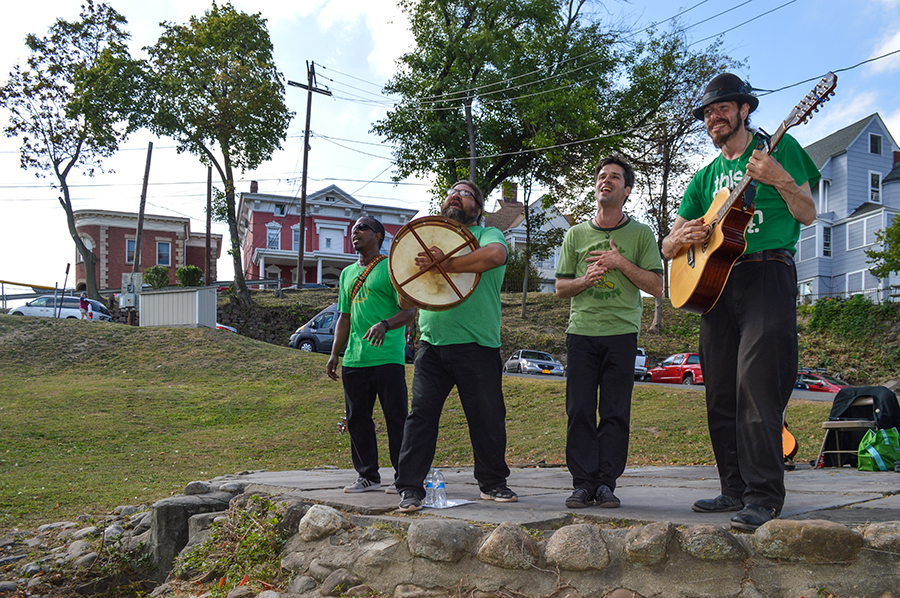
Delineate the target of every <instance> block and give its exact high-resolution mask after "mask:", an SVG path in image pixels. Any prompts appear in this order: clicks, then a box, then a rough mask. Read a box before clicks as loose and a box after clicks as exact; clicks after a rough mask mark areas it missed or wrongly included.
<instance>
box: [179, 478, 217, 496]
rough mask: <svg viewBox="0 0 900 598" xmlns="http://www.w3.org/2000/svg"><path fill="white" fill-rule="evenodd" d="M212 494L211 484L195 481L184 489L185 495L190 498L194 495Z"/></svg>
mask: <svg viewBox="0 0 900 598" xmlns="http://www.w3.org/2000/svg"><path fill="white" fill-rule="evenodd" d="M209 492H212V485H210V483H209V482H200V481H193V482H190V483H188V485H187V486H185V487H184V493H185V494H186V495H188V496H190V495H192V494H207V493H209Z"/></svg>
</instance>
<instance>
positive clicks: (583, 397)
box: [566, 334, 637, 494]
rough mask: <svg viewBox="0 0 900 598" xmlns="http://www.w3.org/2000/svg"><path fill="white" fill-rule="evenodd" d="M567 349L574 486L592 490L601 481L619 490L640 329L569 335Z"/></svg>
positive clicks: (569, 456) (570, 459)
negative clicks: (627, 331)
mask: <svg viewBox="0 0 900 598" xmlns="http://www.w3.org/2000/svg"><path fill="white" fill-rule="evenodd" d="M566 351H567V354H568V364H567V368H568V369H567V378H566V415H568V419H569V423H568V427H567V429H566V465H567V466H568V468H569V472H570V473H571V474H572V486H573V487H575V488H584V489H585V490H587V491H588V492H590V493H592V494H593V493H594V492H595V491H596V490H597V487H598V486H600V485H605V486H609V488H610V489H612V490H615V488H616V480H618V479H619V476H620V475H622V472H623V471H625V462H626V461H627V459H628V433H629V425H630V422H631V391H632V390H633V389H634V357H635V355H636V354H637V334H621V335H617V336H581V335H578V334H568V335H566ZM598 415H599V418H600V420H599V422H598V421H597V416H598Z"/></svg>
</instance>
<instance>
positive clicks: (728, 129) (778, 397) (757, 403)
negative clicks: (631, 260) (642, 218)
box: [662, 73, 821, 531]
mask: <svg viewBox="0 0 900 598" xmlns="http://www.w3.org/2000/svg"><path fill="white" fill-rule="evenodd" d="M751 92H752V88H751V87H750V84H749V83H746V82H744V81H742V80H741V79H740V78H738V77H737V76H735V75H733V74H731V73H724V74H721V75H718V76H717V77H715V78H714V79H713V80H712V81H710V83H709V85H707V86H706V90H705V92H704V94H703V98H702V99H701V100H700V106H698V107H697V108H696V109H695V110H694V117H695V118H697V119H698V120H701V121H703V122H704V123H705V125H706V132H707V134H708V135H709V137H710V139H712V142H713V144H714V145H715V146H716V147H717V148H719V149H721V153H720V154H719V155H718V156H717V157H716V159H715V160H713V161H712V162H711V163H709V164H708V165H707V166H704V167H703V168H701V169H700V171H699V172H697V174H696V175H694V178H693V179H691V182H690V183H689V184H688V187H687V189H686V190H685V194H684V199H683V200H682V202H681V206H680V207H679V208H678V216H677V217H676V218H675V223H674V224H673V225H672V232H671V233H669V235H668V236H667V237H666V238H665V239H663V244H662V252H663V255H664V256H665V257H666V258H668V259H671V258H673V257H675V256H676V255H678V253H679V252H680V251H681V249H682V248H683V247H686V246H688V245H690V244H693V243H699V242H701V241H704V240H705V239H707V238H708V237H709V233H710V230H711V229H710V225H711V224H713V223H709V222H704V219H703V216H704V214H706V211H707V210H708V209H709V207H710V206H711V205H712V203H713V199H714V198H715V195H716V193H717V192H718V191H719V190H721V189H723V188H728V189H733V188H734V187H735V186H736V185H738V184H739V183H740V182H741V181H742V180H743V179H744V178H745V177H750V178H751V179H753V181H756V182H757V183H758V184H757V185H756V196H755V199H754V202H755V204H756V210H755V213H754V214H753V219H752V220H751V222H750V225H749V227H748V229H747V232H746V235H745V236H746V240H747V247H746V249H745V251H744V255H743V256H741V257H740V258H739V259H738V261H737V263H735V265H734V267H733V268H732V270H731V274H730V275H728V280H727V281H726V283H725V286H724V288H723V289H722V294H721V295H720V297H719V299H718V301H717V302H716V304H715V305H714V306H713V307H712V308H711V309H710V310H709V311H707V312H706V313H705V314H703V316H702V317H701V318H700V366H701V367H702V368H703V378H704V380H705V381H706V411H707V419H708V424H709V437H710V441H711V442H712V446H713V452H714V453H715V456H716V467H717V468H718V471H719V484H720V491H721V494H720V495H719V496H717V497H715V498H709V499H701V500H698V501H697V502H695V503H694V505H693V510H694V511H697V512H701V513H726V512H729V511H740V512H739V513H737V514H735V515H734V516H733V517H731V526H732V527H734V528H737V529H741V530H747V531H752V530H755V529H756V528H758V527H759V526H761V525H763V524H764V523H766V522H767V521H769V520H771V519H773V518H775V517H778V515H779V514H780V513H781V509H782V507H783V505H784V497H785V490H784V453H783V452H782V440H781V430H782V424H783V421H784V420H783V414H784V410H785V408H786V407H787V403H788V399H789V398H790V396H791V390H792V389H793V386H794V381H795V380H796V376H797V270H796V268H795V267H794V259H793V255H794V251H795V247H796V244H797V240H798V239H799V237H800V225H801V224H802V225H808V224H810V223H812V222H813V220H815V218H816V206H815V203H814V202H813V199H812V195H811V193H810V188H811V186H812V185H815V184H816V182H817V181H818V180H819V178H820V177H821V175H820V174H819V170H818V168H816V165H815V163H814V162H813V161H812V159H810V157H809V155H807V153H806V151H804V149H803V148H802V147H801V146H800V144H799V143H797V141H796V140H795V139H794V138H793V137H791V136H790V135H785V136H784V137H783V138H782V139H781V141H780V142H779V143H778V146H777V147H776V148H775V150H774V151H772V153H771V155H769V154H768V153H767V152H766V151H763V150H762V149H761V148H763V147H764V146H765V140H764V137H763V136H762V134H761V133H760V132H758V131H755V130H753V129H751V128H750V118H749V117H750V113H751V112H753V111H754V110H756V107H757V106H758V105H759V100H758V99H757V98H756V96H754V95H753V94H752V93H751Z"/></svg>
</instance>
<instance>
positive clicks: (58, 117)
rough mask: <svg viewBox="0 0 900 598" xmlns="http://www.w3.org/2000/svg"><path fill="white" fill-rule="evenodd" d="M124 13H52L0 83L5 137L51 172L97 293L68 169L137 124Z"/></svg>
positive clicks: (87, 161) (97, 165)
mask: <svg viewBox="0 0 900 598" xmlns="http://www.w3.org/2000/svg"><path fill="white" fill-rule="evenodd" d="M125 25H126V20H125V17H123V16H122V15H120V14H119V13H118V12H116V11H115V9H113V8H112V7H110V6H109V5H108V4H103V3H101V4H97V5H94V3H93V1H92V0H87V2H85V4H83V5H82V7H81V13H80V20H79V21H73V22H70V21H65V20H63V19H57V20H56V22H55V23H54V24H53V25H52V26H51V27H50V29H49V31H48V35H47V36H46V37H38V36H36V35H33V34H30V35H28V37H26V39H25V45H26V46H28V49H29V50H30V51H31V56H30V57H29V58H28V60H27V62H26V66H25V68H22V67H21V66H19V65H16V67H15V68H14V69H13V71H12V72H11V73H10V75H9V80H8V81H7V83H6V84H5V85H4V86H3V87H2V88H0V106H3V107H4V108H7V109H9V113H10V116H9V125H8V126H7V127H6V128H5V129H4V132H5V133H6V136H7V137H15V138H17V139H19V141H20V142H21V147H20V163H21V165H22V168H24V169H34V170H35V171H36V175H37V176H39V177H43V176H53V177H54V178H55V179H56V181H55V183H54V186H55V187H58V188H59V190H60V192H61V193H62V196H61V197H60V198H59V203H60V205H61V206H62V208H63V211H64V212H65V214H66V220H67V222H68V226H69V235H71V237H72V240H73V241H74V242H75V247H76V249H77V251H78V253H79V254H80V255H81V257H82V260H83V261H84V273H85V278H86V280H85V284H86V287H87V293H88V295H89V296H90V297H91V298H92V299H95V300H100V294H99V292H98V290H97V276H96V269H95V260H96V258H95V256H94V254H93V253H92V252H91V251H90V250H89V249H88V248H87V247H86V246H85V244H84V242H83V241H82V240H81V238H80V237H79V236H78V232H77V231H76V230H75V218H74V216H73V209H72V198H71V194H70V191H69V185H68V176H69V175H70V174H71V173H72V171H73V170H79V169H80V170H82V171H83V172H84V173H85V174H87V175H88V176H92V175H93V174H94V171H95V170H102V159H103V158H107V157H109V156H110V155H112V154H113V152H115V151H116V150H117V149H118V147H119V144H120V143H121V142H122V141H123V140H124V139H125V138H126V136H127V135H128V134H129V133H130V132H131V131H132V130H133V129H134V127H135V126H136V122H137V121H136V120H135V119H133V118H132V116H133V115H134V114H135V111H136V110H137V103H136V99H135V98H136V97H137V89H138V85H139V82H140V76H139V73H140V71H139V69H138V67H137V65H136V63H135V62H134V61H132V60H131V57H130V56H129V54H128V50H127V47H126V45H125V44H126V42H127V40H128V38H129V34H128V33H127V32H126V31H125V29H124V27H125Z"/></svg>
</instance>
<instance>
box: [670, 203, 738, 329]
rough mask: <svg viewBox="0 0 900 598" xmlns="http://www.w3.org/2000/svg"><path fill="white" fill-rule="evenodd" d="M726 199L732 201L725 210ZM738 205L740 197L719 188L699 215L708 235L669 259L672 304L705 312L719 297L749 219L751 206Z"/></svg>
mask: <svg viewBox="0 0 900 598" xmlns="http://www.w3.org/2000/svg"><path fill="white" fill-rule="evenodd" d="M728 201H732V202H733V203H732V205H731V206H730V207H728V208H727V210H725V203H726V202H728ZM742 204H743V199H742V197H740V196H739V197H737V198H736V199H735V198H733V197H731V193H730V192H729V191H728V189H722V190H720V191H719V192H718V193H717V194H716V197H715V198H714V199H713V202H712V205H711V206H710V207H709V209H708V210H707V211H706V214H704V216H703V221H704V222H706V223H707V225H708V226H709V227H710V229H711V230H710V235H709V238H708V239H707V240H706V241H705V242H703V243H694V244H693V245H690V246H688V247H687V248H685V249H683V250H682V251H681V252H680V253H679V254H678V255H676V256H675V257H674V258H672V269H671V273H670V275H669V296H670V297H671V299H672V305H673V306H674V307H676V308H681V309H684V310H687V311H689V312H693V313H695V314H705V313H706V312H708V311H709V310H711V309H712V308H713V306H714V305H715V304H716V301H718V300H719V297H720V296H721V295H722V290H723V289H724V288H725V281H726V280H728V275H729V274H730V273H731V269H732V268H733V267H734V263H735V262H736V261H737V259H738V258H739V257H741V255H743V253H744V249H746V248H747V241H746V239H745V238H744V232H745V231H746V230H747V225H748V224H750V219H751V218H753V205H752V204H751V205H750V207H749V209H747V210H742V209H741V206H742ZM723 210H725V212H724V216H722V217H720V216H719V214H720V213H721V212H722V211H723Z"/></svg>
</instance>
